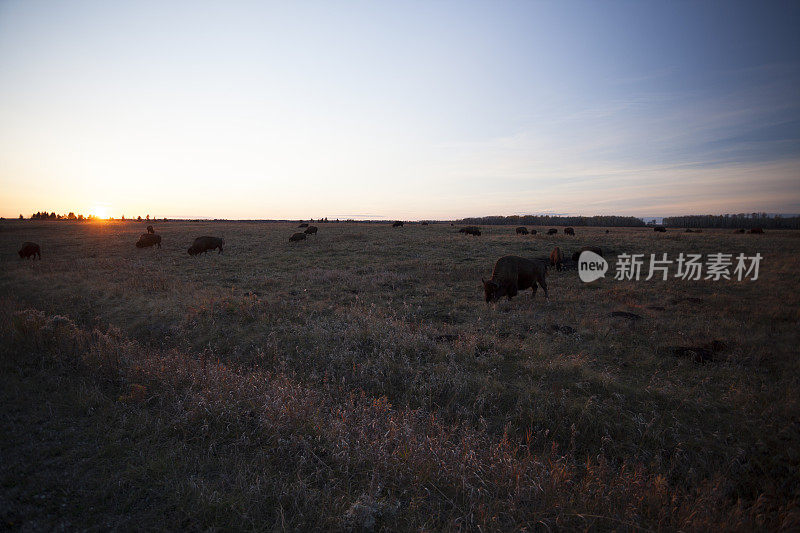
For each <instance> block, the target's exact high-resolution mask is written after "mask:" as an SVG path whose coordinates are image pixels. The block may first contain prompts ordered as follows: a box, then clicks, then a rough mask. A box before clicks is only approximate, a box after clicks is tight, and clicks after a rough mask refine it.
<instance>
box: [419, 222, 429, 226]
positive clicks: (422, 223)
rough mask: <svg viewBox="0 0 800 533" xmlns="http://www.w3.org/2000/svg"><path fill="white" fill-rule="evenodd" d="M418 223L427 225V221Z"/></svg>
mask: <svg viewBox="0 0 800 533" xmlns="http://www.w3.org/2000/svg"><path fill="white" fill-rule="evenodd" d="M420 224H421V225H423V226H427V225H428V223H427V222H420Z"/></svg>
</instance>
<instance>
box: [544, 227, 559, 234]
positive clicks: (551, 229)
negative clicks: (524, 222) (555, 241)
mask: <svg viewBox="0 0 800 533" xmlns="http://www.w3.org/2000/svg"><path fill="white" fill-rule="evenodd" d="M556 233H558V230H557V229H556V228H550V229H549V230H547V234H548V235H555V234H556Z"/></svg>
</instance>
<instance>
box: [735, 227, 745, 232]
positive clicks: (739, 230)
mask: <svg viewBox="0 0 800 533" xmlns="http://www.w3.org/2000/svg"><path fill="white" fill-rule="evenodd" d="M733 232H734V233H744V228H739V229H735V230H733Z"/></svg>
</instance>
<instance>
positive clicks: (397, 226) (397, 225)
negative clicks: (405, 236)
mask: <svg viewBox="0 0 800 533" xmlns="http://www.w3.org/2000/svg"><path fill="white" fill-rule="evenodd" d="M392 227H393V228H402V227H403V223H402V222H401V221H400V220H395V222H394V224H392Z"/></svg>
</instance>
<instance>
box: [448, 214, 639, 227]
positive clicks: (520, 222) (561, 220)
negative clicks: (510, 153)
mask: <svg viewBox="0 0 800 533" xmlns="http://www.w3.org/2000/svg"><path fill="white" fill-rule="evenodd" d="M458 222H460V223H462V224H475V225H480V224H485V225H505V226H621V227H640V226H644V225H645V223H644V220H642V219H641V218H637V217H623V216H615V215H607V216H593V217H582V216H574V217H565V216H554V215H510V216H499V215H498V216H487V217H469V218H463V219H461V220H459V221H458Z"/></svg>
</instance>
